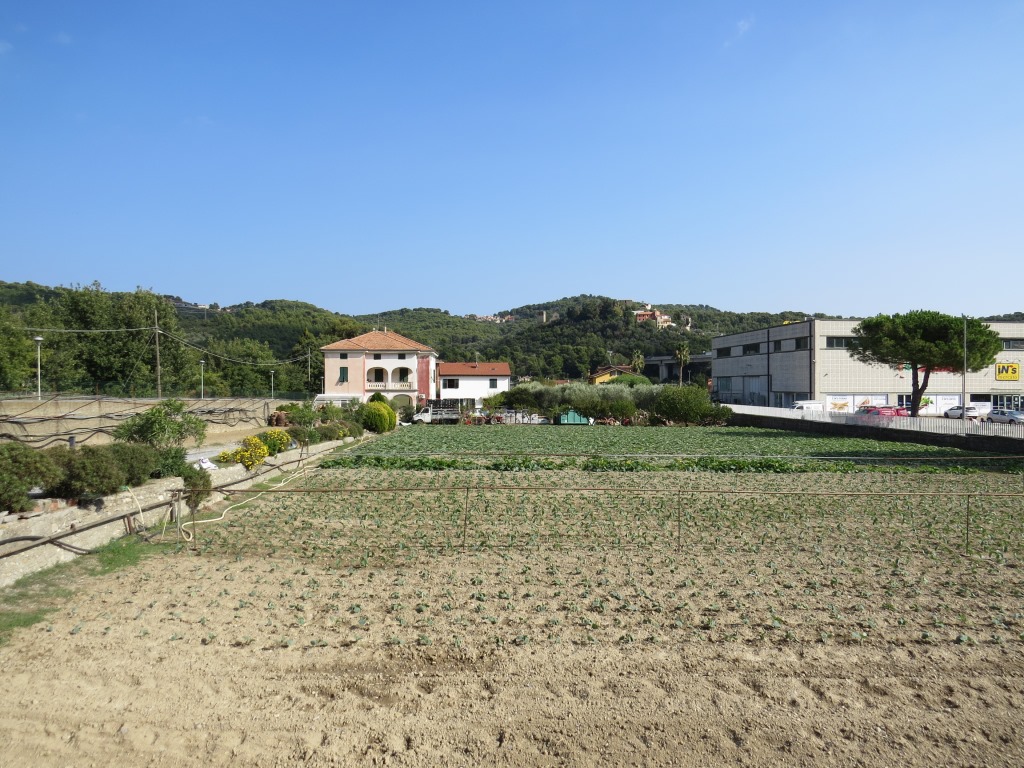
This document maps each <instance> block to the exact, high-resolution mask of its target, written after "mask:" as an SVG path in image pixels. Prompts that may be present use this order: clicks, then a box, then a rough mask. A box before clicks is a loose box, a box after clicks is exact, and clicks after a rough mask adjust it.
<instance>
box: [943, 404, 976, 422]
mask: <svg viewBox="0 0 1024 768" xmlns="http://www.w3.org/2000/svg"><path fill="white" fill-rule="evenodd" d="M942 415H943V416H945V417H946V418H947V419H962V418H964V409H963V408H962V407H961V406H959V405H954V406H953V407H952V408H950V409H949V410H947V411H946V412H945V413H944V414H942ZM978 415H979V414H978V409H977V408H976V407H975V406H973V405H968V406H967V418H968V419H976V418H978Z"/></svg>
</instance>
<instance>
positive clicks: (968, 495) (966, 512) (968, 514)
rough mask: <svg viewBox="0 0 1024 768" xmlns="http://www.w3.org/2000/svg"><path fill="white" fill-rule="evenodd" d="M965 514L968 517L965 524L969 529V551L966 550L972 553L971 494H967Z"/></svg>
mask: <svg viewBox="0 0 1024 768" xmlns="http://www.w3.org/2000/svg"><path fill="white" fill-rule="evenodd" d="M964 515H965V516H966V518H967V524H966V526H965V528H966V529H967V552H966V554H968V555H970V554H971V494H967V505H966V506H965V507H964Z"/></svg>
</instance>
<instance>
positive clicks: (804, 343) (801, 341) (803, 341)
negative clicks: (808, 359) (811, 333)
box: [794, 336, 811, 349]
mask: <svg viewBox="0 0 1024 768" xmlns="http://www.w3.org/2000/svg"><path fill="white" fill-rule="evenodd" d="M794 341H796V348H797V349H809V348H810V346H811V344H810V341H809V340H808V338H807V337H806V336H801V337H800V338H798V339H794Z"/></svg>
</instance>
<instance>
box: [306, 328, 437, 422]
mask: <svg viewBox="0 0 1024 768" xmlns="http://www.w3.org/2000/svg"><path fill="white" fill-rule="evenodd" d="M320 351H321V352H323V354H324V391H323V394H322V395H318V396H317V398H316V399H317V402H327V401H330V402H335V403H365V402H366V401H367V399H368V398H369V397H370V395H372V394H373V393H374V392H380V393H381V394H382V395H384V397H386V398H388V399H389V400H394V401H395V403H396V404H397V405H411V406H414V407H415V406H416V405H418V404H419V403H420V402H421V401H423V400H428V399H430V398H431V397H433V395H432V393H433V392H434V390H435V388H436V381H437V353H436V352H435V351H434V350H433V349H431V348H430V347H428V346H427V345H426V344H420V343H419V342H418V341H413V340H412V339H408V338H406V337H405V336H402V335H401V334H398V333H395V332H394V331H389V330H388V329H387V328H385V329H384V330H383V331H370V332H369V333H364V334H362V335H361V336H356V337H354V338H351V339H342V340H341V341H336V342H334V343H333V344H328V345H327V346H326V347H321V348H320Z"/></svg>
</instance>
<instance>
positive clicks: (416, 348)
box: [320, 331, 434, 352]
mask: <svg viewBox="0 0 1024 768" xmlns="http://www.w3.org/2000/svg"><path fill="white" fill-rule="evenodd" d="M320 350H321V351H333V350H356V351H360V352H433V351H434V350H433V349H431V348H430V347H428V346H427V345H426V344H420V343H419V342H418V341H413V340H412V339H408V338H406V337H405V336H403V335H402V334H400V333H395V332H394V331H370V332H369V333H364V334H362V335H361V336H354V337H353V338H351V339H341V340H340V341H335V342H333V343H331V344H328V345H327V346H325V347H320Z"/></svg>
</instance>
